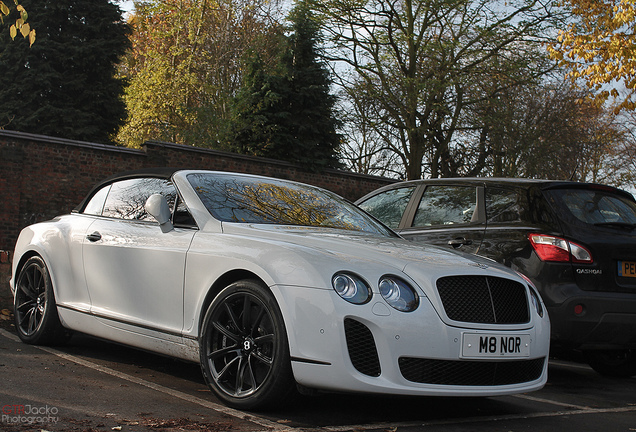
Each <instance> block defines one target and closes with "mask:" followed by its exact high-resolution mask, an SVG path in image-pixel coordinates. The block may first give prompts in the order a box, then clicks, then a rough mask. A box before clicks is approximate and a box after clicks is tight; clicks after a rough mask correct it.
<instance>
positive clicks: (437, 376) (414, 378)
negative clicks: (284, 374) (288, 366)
mask: <svg viewBox="0 0 636 432" xmlns="http://www.w3.org/2000/svg"><path fill="white" fill-rule="evenodd" d="M279 296H280V297H281V298H279V301H280V302H281V310H282V311H283V315H285V322H286V325H287V331H288V336H289V341H290V354H291V357H292V368H293V371H294V376H295V378H296V380H297V382H298V383H299V384H301V385H304V386H306V387H311V388H318V389H324V390H333V391H352V392H365V393H382V394H400V395H445V396H494V395H504V394H513V393H522V392H528V391H533V390H538V389H540V388H541V387H543V385H544V384H545V382H546V380H547V357H548V352H549V327H550V326H549V321H548V320H547V319H540V318H538V316H535V315H534V314H533V318H532V320H531V322H530V323H528V324H523V325H505V326H503V325H483V326H482V327H481V328H475V327H471V328H465V327H458V326H453V325H448V324H447V323H444V322H443V321H442V319H441V318H440V316H439V314H438V313H437V312H436V311H435V309H434V307H433V306H432V304H431V303H430V302H429V301H428V298H426V297H421V299H420V300H421V303H420V306H419V307H418V309H417V310H415V311H413V312H410V313H403V312H398V311H396V310H394V309H392V308H390V307H389V306H388V305H387V304H386V303H384V302H383V300H381V299H379V300H374V301H372V302H370V303H368V304H365V305H352V304H349V303H347V302H345V301H344V300H342V299H340V298H339V297H338V296H337V294H336V293H335V292H333V290H320V289H311V288H299V287H293V288H292V287H289V288H288V289H285V288H283V289H281V291H279ZM467 332H469V333H478V334H480V333H481V334H493V333H496V334H506V335H509V336H516V335H526V336H529V340H530V341H531V343H530V350H529V354H528V355H527V356H517V357H510V358H509V357H504V358H487V359H485V358H476V357H472V358H471V357H467V356H462V335H463V333H467Z"/></svg>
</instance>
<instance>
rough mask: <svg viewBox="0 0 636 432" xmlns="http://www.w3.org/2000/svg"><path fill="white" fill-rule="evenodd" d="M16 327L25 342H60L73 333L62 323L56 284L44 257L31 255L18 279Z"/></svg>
mask: <svg viewBox="0 0 636 432" xmlns="http://www.w3.org/2000/svg"><path fill="white" fill-rule="evenodd" d="M13 307H14V316H15V327H16V330H17V332H18V336H19V337H20V339H22V341H23V342H25V343H28V344H33V345H57V344H62V343H64V342H66V340H68V338H69V336H70V333H69V331H68V330H66V329H65V328H64V327H63V326H62V324H61V323H60V318H59V316H58V314H57V306H56V304H55V295H54V293H53V284H52V283H51V276H50V274H49V270H48V268H47V266H46V264H45V263H44V260H42V258H40V257H39V256H34V257H31V258H29V259H28V260H27V262H26V263H25V264H24V266H23V267H22V269H21V270H20V273H19V275H18V277H17V279H16V291H15V297H14V304H13Z"/></svg>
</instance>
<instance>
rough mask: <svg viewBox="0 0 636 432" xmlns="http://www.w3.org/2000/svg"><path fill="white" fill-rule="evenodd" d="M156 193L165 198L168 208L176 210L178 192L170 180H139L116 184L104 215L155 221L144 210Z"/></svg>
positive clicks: (112, 187) (107, 199) (105, 205)
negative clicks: (147, 201) (149, 199)
mask: <svg viewBox="0 0 636 432" xmlns="http://www.w3.org/2000/svg"><path fill="white" fill-rule="evenodd" d="M154 193H160V194H161V195H163V196H165V197H166V199H167V200H168V206H169V207H170V208H174V203H175V200H176V196H177V191H176V189H175V187H174V185H173V184H172V182H170V181H169V180H163V179H158V178H139V179H130V180H122V181H119V182H115V183H113V184H112V186H111V188H110V192H109V193H108V197H107V198H106V203H105V204H104V210H103V211H102V215H103V216H108V217H112V218H118V219H129V220H138V221H155V218H153V217H152V216H150V215H149V214H148V213H146V210H145V209H144V206H145V204H146V200H147V199H148V197H149V196H150V195H152V194H154Z"/></svg>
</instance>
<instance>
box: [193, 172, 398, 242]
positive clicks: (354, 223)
mask: <svg viewBox="0 0 636 432" xmlns="http://www.w3.org/2000/svg"><path fill="white" fill-rule="evenodd" d="M188 181H189V182H190V184H191V185H192V187H193V188H194V190H195V191H196V192H197V194H198V195H199V198H200V199H201V201H202V202H203V204H204V205H205V207H206V208H207V209H208V211H209V212H210V213H211V214H212V216H214V217H215V218H216V219H218V220H220V221H222V222H238V223H256V224H278V225H300V226H311V227H329V228H339V229H345V230H353V231H364V232H370V233H374V234H380V235H383V236H395V234H394V233H393V232H392V231H390V230H389V229H387V228H386V227H384V225H382V224H380V223H379V222H377V221H376V220H375V219H373V218H372V217H371V216H369V215H367V214H366V213H364V212H363V211H362V210H360V209H358V208H357V207H355V206H354V205H353V204H351V203H349V202H348V201H345V200H344V199H342V198H340V197H339V196H337V195H335V194H332V193H330V192H328V191H326V190H323V189H320V188H316V187H313V186H309V185H304V184H299V183H294V182H287V181H284V180H276V179H270V178H263V177H248V176H235V175H231V174H227V175H226V174H219V173H196V174H190V175H188Z"/></svg>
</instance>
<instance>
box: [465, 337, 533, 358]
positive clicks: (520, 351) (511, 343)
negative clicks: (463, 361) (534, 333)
mask: <svg viewBox="0 0 636 432" xmlns="http://www.w3.org/2000/svg"><path fill="white" fill-rule="evenodd" d="M529 355H530V335H526V334H523V335H520V334H515V335H509V334H492V333H464V334H463V335H462V357H528V356H529Z"/></svg>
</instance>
